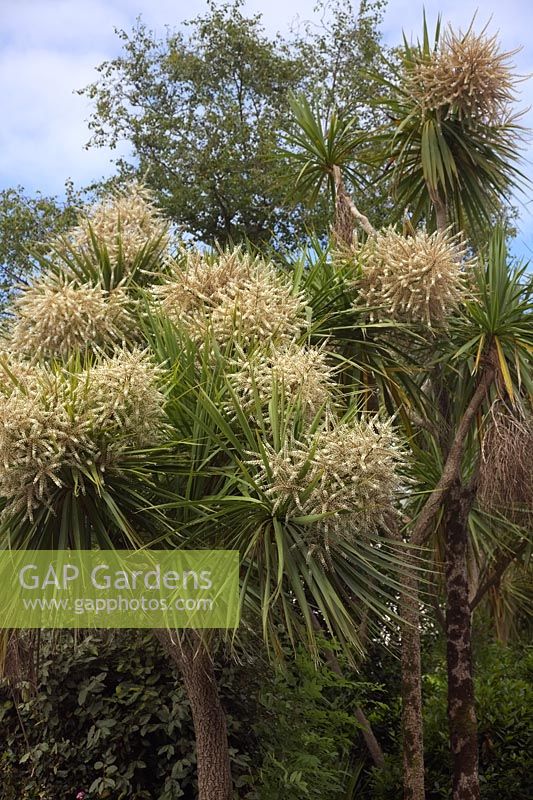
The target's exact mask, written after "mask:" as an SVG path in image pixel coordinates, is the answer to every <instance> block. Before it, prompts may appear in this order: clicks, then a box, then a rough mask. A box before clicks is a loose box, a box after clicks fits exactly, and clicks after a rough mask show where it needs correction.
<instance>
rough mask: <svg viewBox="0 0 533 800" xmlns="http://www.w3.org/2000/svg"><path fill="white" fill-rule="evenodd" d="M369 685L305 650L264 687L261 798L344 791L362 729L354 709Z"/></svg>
mask: <svg viewBox="0 0 533 800" xmlns="http://www.w3.org/2000/svg"><path fill="white" fill-rule="evenodd" d="M364 690H365V687H364V686H361V685H359V686H357V685H356V684H355V683H352V682H351V681H349V680H347V679H344V678H341V677H339V676H338V675H335V674H333V673H332V672H330V671H329V670H320V671H317V670H316V668H315V666H314V665H313V663H312V662H311V661H310V660H309V657H308V656H305V655H303V654H302V653H301V652H300V653H299V654H297V656H296V659H295V661H294V662H293V663H291V664H290V665H288V666H287V671H286V672H279V673H278V674H277V675H276V676H275V677H274V680H273V681H272V683H270V684H269V685H265V686H263V687H262V688H261V690H260V693H259V701H260V705H261V710H262V713H263V715H264V718H263V719H262V720H261V721H260V722H259V723H258V725H257V726H256V732H257V734H258V737H259V742H260V743H262V744H261V750H262V752H263V762H262V766H261V769H260V779H259V790H258V800H277V799H278V798H279V797H290V798H291V800H326V798H327V800H329V798H335V797H339V796H341V795H342V793H343V792H344V787H345V785H346V781H347V775H346V773H345V762H346V759H347V757H348V756H349V754H350V752H351V750H352V746H353V742H354V738H355V736H356V733H357V728H356V721H355V717H354V716H353V713H352V712H353V709H354V707H355V705H356V702H357V695H358V694H359V693H360V692H361V691H364ZM274 731H275V737H274V736H273V733H274ZM265 742H268V745H269V747H268V749H266V748H265V747H264V743H265Z"/></svg>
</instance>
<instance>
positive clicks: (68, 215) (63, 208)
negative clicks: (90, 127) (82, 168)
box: [0, 184, 80, 308]
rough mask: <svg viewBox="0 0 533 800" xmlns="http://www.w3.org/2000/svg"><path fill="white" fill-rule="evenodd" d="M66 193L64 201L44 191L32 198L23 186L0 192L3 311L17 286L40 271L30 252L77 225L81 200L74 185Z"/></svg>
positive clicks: (1, 303) (0, 287) (0, 299)
mask: <svg viewBox="0 0 533 800" xmlns="http://www.w3.org/2000/svg"><path fill="white" fill-rule="evenodd" d="M66 190H67V197H66V200H65V201H64V202H61V201H59V200H58V199H57V198H56V197H48V196H46V195H43V194H41V193H40V192H37V194H36V195H35V196H33V197H32V196H29V195H27V194H25V192H24V189H23V188H22V187H20V186H19V187H16V188H10V189H3V190H2V191H0V308H1V307H2V306H3V305H4V304H5V303H6V301H7V300H8V298H9V296H10V294H11V293H12V291H13V288H14V286H15V285H16V284H17V283H19V282H21V281H25V280H27V279H28V278H29V277H30V276H31V275H32V274H33V273H34V271H35V269H36V268H37V264H36V260H35V257H34V256H33V255H32V253H31V252H30V251H31V250H33V249H34V248H35V247H36V246H37V245H38V243H41V242H43V241H44V240H45V239H46V238H48V237H49V236H50V235H51V234H56V233H61V232H62V231H64V230H66V229H67V228H68V227H70V226H71V225H72V224H73V223H74V222H75V219H76V211H75V208H74V206H75V204H76V203H79V202H80V197H79V195H78V194H77V193H75V192H74V190H73V188H72V185H71V184H67V186H66Z"/></svg>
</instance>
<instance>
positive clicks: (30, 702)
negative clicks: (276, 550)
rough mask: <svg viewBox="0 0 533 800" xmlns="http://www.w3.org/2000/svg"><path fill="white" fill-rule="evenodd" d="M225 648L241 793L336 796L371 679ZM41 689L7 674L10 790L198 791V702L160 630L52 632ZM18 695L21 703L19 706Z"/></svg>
mask: <svg viewBox="0 0 533 800" xmlns="http://www.w3.org/2000/svg"><path fill="white" fill-rule="evenodd" d="M246 650H247V651H248V652H253V651H254V650H255V652H254V655H253V656H246V657H244V656H243V663H235V662H234V661H231V662H229V661H227V660H225V658H224V654H223V653H221V654H220V655H219V658H218V667H217V669H218V675H219V686H220V691H221V696H222V700H223V703H224V706H225V709H226V712H227V714H228V725H229V734H230V747H231V758H232V771H233V777H234V784H235V797H236V798H240V800H278V798H280V797H286V798H289V799H290V800H314V799H316V800H335V798H338V797H339V796H340V795H341V793H342V791H343V787H344V786H345V784H346V781H347V778H348V776H347V771H346V765H347V764H348V760H349V755H350V753H351V751H352V748H353V743H354V741H357V728H356V722H355V719H354V716H353V709H354V708H355V705H356V704H357V702H360V698H361V696H362V694H363V693H365V692H366V691H367V688H368V687H367V685H366V684H360V683H357V682H354V681H350V680H348V679H346V680H345V679H343V678H339V677H338V676H336V675H334V674H333V673H331V672H330V671H329V670H327V669H323V670H317V669H316V668H315V665H314V664H313V662H312V661H311V659H310V658H309V656H307V655H305V654H304V653H299V654H298V655H297V657H296V660H293V659H292V657H291V658H290V659H289V658H288V659H287V664H286V668H285V670H284V671H281V670H278V671H275V670H273V668H272V667H271V666H269V664H268V662H267V660H266V658H265V657H264V654H263V653H262V651H261V648H257V647H249V648H246ZM39 676H40V682H39V686H38V690H37V691H36V692H31V691H30V690H29V688H30V687H29V685H28V684H22V685H21V686H20V687H19V688H18V689H17V691H16V693H13V692H12V691H11V689H10V688H9V687H8V686H7V685H6V684H5V683H4V684H3V685H2V684H0V729H1V730H2V746H1V748H0V781H1V786H2V789H1V791H0V797H1V800H74V799H75V798H76V795H77V793H78V792H80V791H82V790H83V791H85V793H86V800H96V798H109V800H123V799H125V798H127V799H128V800H148V798H149V800H177V799H178V798H185V800H193V798H195V797H196V786H195V782H196V755H195V746H194V731H193V726H192V721H191V718H190V712H189V706H188V703H187V701H186V699H185V695H184V692H183V689H182V686H181V679H180V678H179V676H177V675H176V673H175V672H174V669H173V667H172V665H171V664H170V662H169V661H168V660H167V658H166V656H165V655H164V654H163V653H162V652H161V651H160V650H159V645H158V643H157V642H156V641H155V640H154V639H153V637H152V636H151V634H147V633H141V632H136V631H115V632H109V633H105V632H104V633H99V632H94V633H93V634H92V635H90V636H87V637H82V638H81V639H79V640H78V641H76V640H74V639H73V637H72V634H70V633H66V632H65V633H61V634H59V635H58V634H57V632H56V633H55V635H52V634H51V633H50V632H45V633H44V634H43V635H42V641H41V646H40V653H39ZM15 701H16V706H15Z"/></svg>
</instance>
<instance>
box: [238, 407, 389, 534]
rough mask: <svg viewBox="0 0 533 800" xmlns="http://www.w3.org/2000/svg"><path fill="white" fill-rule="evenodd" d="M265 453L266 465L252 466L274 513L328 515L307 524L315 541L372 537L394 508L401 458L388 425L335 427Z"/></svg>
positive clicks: (375, 420) (378, 422) (374, 422)
mask: <svg viewBox="0 0 533 800" xmlns="http://www.w3.org/2000/svg"><path fill="white" fill-rule="evenodd" d="M267 453H268V460H269V463H268V466H265V465H264V464H263V463H262V462H259V461H258V460H254V461H253V463H254V464H259V465H260V480H261V483H262V485H263V486H264V488H265V489H266V493H267V494H268V495H269V496H270V498H271V499H272V500H273V502H274V508H275V509H279V508H287V514H291V513H293V512H296V514H298V515H299V514H302V515H311V514H327V515H329V516H326V517H324V518H323V520H321V521H319V522H317V523H315V524H314V525H313V528H314V535H315V539H316V540H317V541H320V540H324V539H325V540H326V541H328V540H329V541H331V540H332V539H334V538H339V539H345V540H353V539H354V538H356V537H357V536H364V535H365V534H369V533H372V532H375V531H376V530H377V529H378V528H379V527H380V526H382V525H384V524H385V519H384V518H385V516H387V515H388V514H390V513H391V512H392V511H393V509H394V502H395V499H396V495H397V493H398V491H399V489H400V486H401V480H400V477H399V475H398V466H399V464H400V463H401V461H402V453H401V448H400V447H399V443H398V441H397V438H396V436H395V434H394V431H393V429H392V424H391V422H390V421H387V422H383V421H381V420H379V419H378V418H377V417H375V418H372V419H370V420H368V421H363V420H360V421H354V422H351V423H349V424H348V423H341V424H338V425H336V426H335V427H333V428H332V429H326V428H324V429H322V430H320V431H319V432H318V433H317V434H315V435H313V436H309V437H307V438H305V439H303V440H301V441H295V440H289V441H286V442H285V443H284V445H283V447H282V448H281V449H280V450H277V449H275V448H273V447H272V446H268V448H267ZM311 530H312V529H311Z"/></svg>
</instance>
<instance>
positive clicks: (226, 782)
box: [157, 630, 233, 800]
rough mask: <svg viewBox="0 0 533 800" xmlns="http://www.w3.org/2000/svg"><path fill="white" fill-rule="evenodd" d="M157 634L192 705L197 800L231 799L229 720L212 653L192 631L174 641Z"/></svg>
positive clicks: (166, 636)
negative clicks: (220, 691)
mask: <svg viewBox="0 0 533 800" xmlns="http://www.w3.org/2000/svg"><path fill="white" fill-rule="evenodd" d="M157 636H158V638H159V640H160V641H161V643H162V644H163V646H164V647H165V649H166V651H167V652H168V654H169V655H170V657H171V658H172V660H173V661H174V662H175V664H176V665H177V666H178V668H179V670H180V672H181V674H182V677H183V683H184V686H185V691H186V694H187V698H188V700H189V703H190V706H191V713H192V718H193V723H194V733H195V737H196V764H197V772H198V800H231V799H232V796H233V781H232V777H231V764H230V756H229V745H228V733H227V721H226V715H225V713H224V709H223V708H222V704H221V702H220V696H219V693H218V686H217V680H216V675H215V670H214V665H213V660H212V657H211V654H210V652H209V650H208V648H207V646H206V644H205V642H204V641H203V640H202V639H201V637H200V636H199V635H198V634H197V633H194V632H193V631H191V632H189V633H188V634H187V636H186V637H185V639H184V640H182V641H181V642H179V643H177V642H174V641H173V640H172V638H171V636H170V633H169V632H168V631H165V630H160V631H158V632H157Z"/></svg>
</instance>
